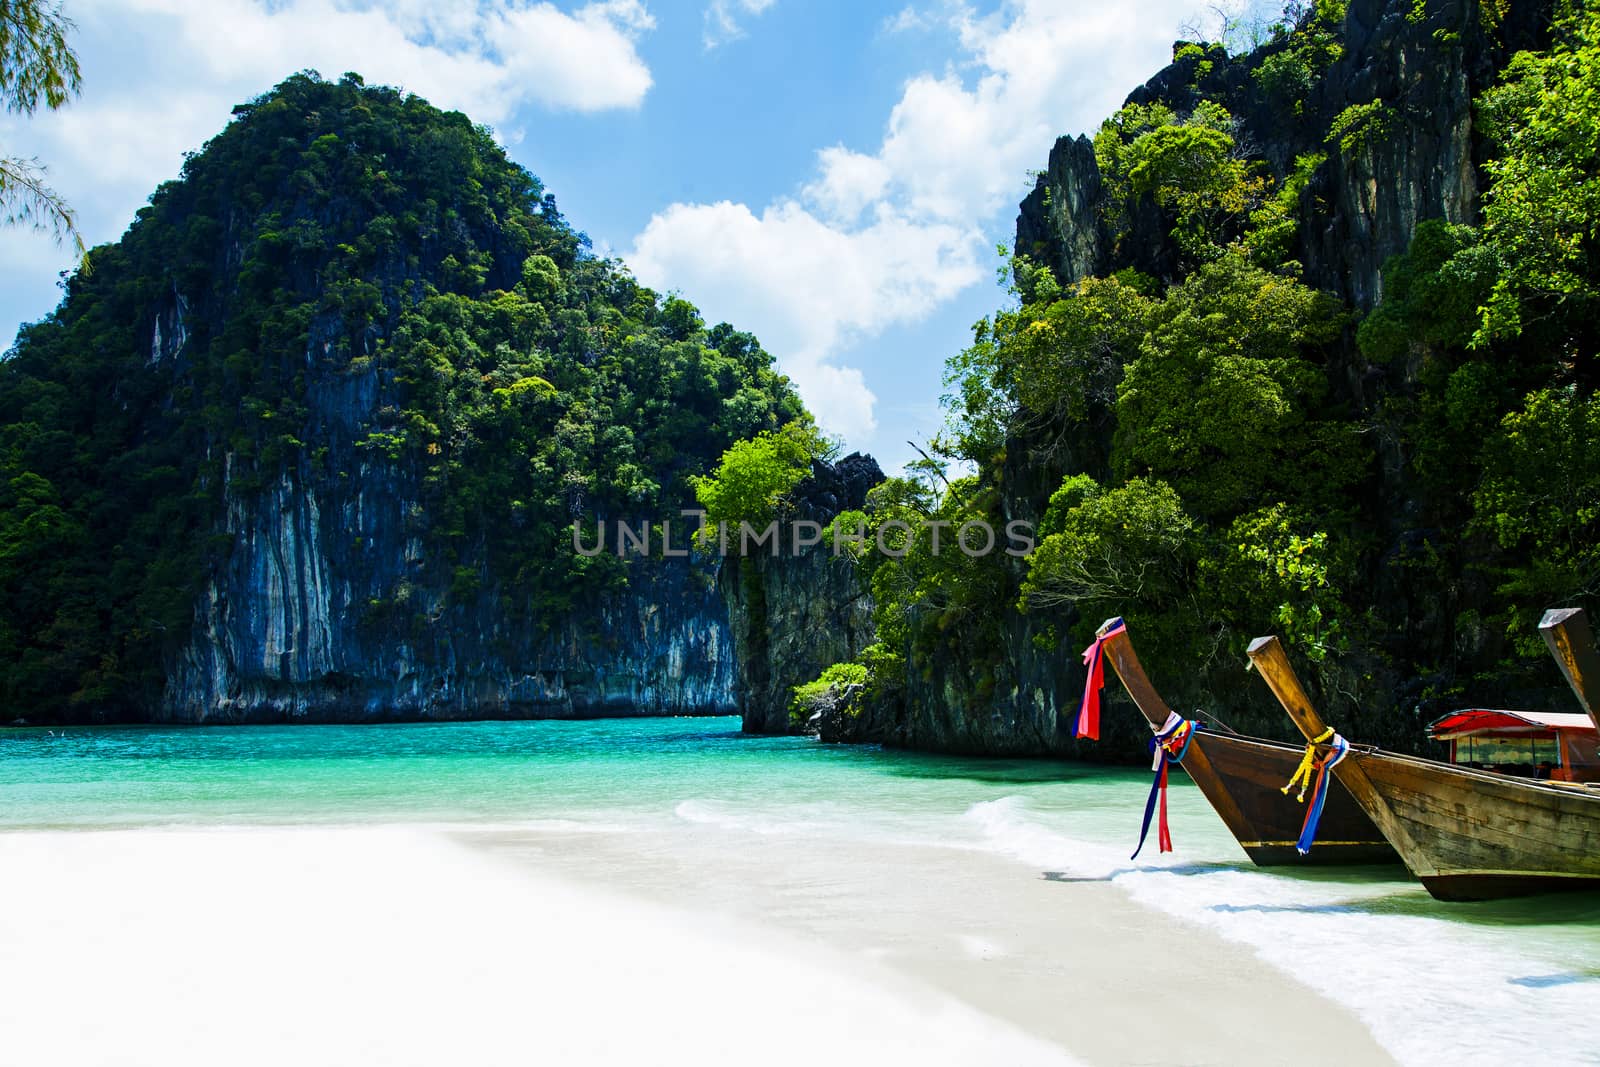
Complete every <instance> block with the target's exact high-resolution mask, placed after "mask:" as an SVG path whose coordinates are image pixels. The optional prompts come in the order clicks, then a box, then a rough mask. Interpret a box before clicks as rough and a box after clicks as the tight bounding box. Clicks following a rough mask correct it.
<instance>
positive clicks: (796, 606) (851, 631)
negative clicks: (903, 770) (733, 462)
mask: <svg viewBox="0 0 1600 1067" xmlns="http://www.w3.org/2000/svg"><path fill="white" fill-rule="evenodd" d="M881 481H883V471H882V470H880V469H879V467H878V464H877V461H876V460H874V459H873V458H872V457H870V456H863V455H861V454H859V453H856V454H852V455H849V456H846V457H845V458H843V459H841V460H839V461H838V463H836V464H828V463H824V462H820V461H818V462H816V463H814V464H813V466H812V473H811V476H810V477H809V478H807V479H806V480H805V481H804V482H802V483H801V484H800V486H799V488H798V489H797V490H796V491H795V493H794V503H793V509H792V511H791V512H790V513H789V514H787V515H786V516H785V522H786V525H785V527H784V528H783V539H782V540H783V543H782V544H781V545H780V546H779V552H778V554H777V555H776V556H774V555H771V554H767V555H749V556H745V557H743V558H739V557H733V556H730V557H729V558H728V559H726V560H725V561H724V562H723V566H722V571H721V576H720V579H719V583H718V584H719V586H720V588H721V591H722V595H723V598H724V601H725V602H726V604H727V610H728V615H729V617H730V620H731V627H732V636H733V640H734V643H735V647H736V648H737V649H738V673H737V677H736V680H735V687H734V692H735V695H736V699H737V703H738V705H739V708H740V713H741V714H742V715H743V716H744V729H745V730H746V731H747V732H750V733H794V732H801V731H804V730H805V729H807V726H806V724H795V723H791V722H790V720H789V703H790V701H791V699H792V698H793V694H794V687H795V686H797V685H801V684H803V683H805V682H809V681H811V680H812V679H813V678H815V677H816V676H817V675H818V674H820V673H821V672H822V670H823V669H824V668H826V667H829V666H832V665H833V664H835V663H843V662H846V661H848V660H851V659H854V658H855V656H856V654H857V653H858V652H860V651H861V650H862V649H863V648H865V647H866V646H867V645H869V644H871V643H872V640H873V629H872V600H871V595H870V593H869V592H868V590H866V589H863V588H862V586H861V580H860V578H859V576H858V574H857V571H856V568H855V566H854V565H853V564H852V563H851V561H850V560H849V558H847V557H844V556H838V555H835V554H834V551H833V546H832V544H831V543H830V542H827V541H824V542H823V543H822V544H819V545H815V546H813V547H810V548H808V549H805V550H804V551H802V552H800V553H799V554H795V553H794V552H792V551H791V547H792V546H793V544H794V538H793V535H792V530H793V525H792V524H793V523H795V522H802V521H809V522H815V523H819V524H822V525H826V524H827V523H828V522H830V521H831V520H832V519H833V517H834V516H835V515H838V514H839V513H840V512H841V511H846V510H849V509H852V508H860V507H861V506H862V504H863V503H864V502H865V501H866V497H867V491H868V490H870V489H871V488H872V487H873V486H874V485H877V484H878V483H879V482H881ZM811 729H815V727H811Z"/></svg>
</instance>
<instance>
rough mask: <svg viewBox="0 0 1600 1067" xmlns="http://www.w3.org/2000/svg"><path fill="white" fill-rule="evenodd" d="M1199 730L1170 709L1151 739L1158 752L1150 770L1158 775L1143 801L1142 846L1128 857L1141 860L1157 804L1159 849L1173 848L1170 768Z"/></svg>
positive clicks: (1184, 754) (1155, 752)
mask: <svg viewBox="0 0 1600 1067" xmlns="http://www.w3.org/2000/svg"><path fill="white" fill-rule="evenodd" d="M1198 729H1200V724H1199V723H1197V722H1193V721H1191V720H1189V719H1185V718H1184V717H1183V716H1182V715H1179V714H1178V713H1177V712H1175V711H1169V712H1168V713H1167V721H1166V722H1165V723H1164V724H1162V727H1161V729H1159V730H1157V731H1156V732H1155V736H1154V737H1152V738H1151V739H1150V750H1151V752H1153V753H1154V755H1155V758H1154V759H1153V760H1152V761H1151V764H1150V769H1151V770H1152V771H1154V772H1155V775H1156V778H1155V781H1153V782H1151V783H1150V796H1149V798H1148V799H1146V800H1145V802H1144V824H1143V825H1142V826H1140V827H1139V847H1138V848H1136V849H1134V850H1133V855H1132V856H1129V857H1128V858H1129V859H1135V860H1136V859H1138V858H1139V853H1140V852H1142V851H1143V850H1144V839H1145V838H1146V837H1147V836H1148V835H1149V833H1150V817H1151V815H1153V814H1155V812H1156V809H1157V806H1158V805H1159V807H1160V813H1161V817H1160V819H1159V820H1158V821H1157V823H1156V842H1157V843H1158V845H1159V846H1160V851H1162V852H1171V851H1172V831H1171V830H1170V829H1169V828H1168V827H1167V768H1168V767H1170V766H1171V765H1172V764H1174V763H1182V762H1183V757H1184V756H1186V755H1188V754H1189V745H1190V744H1191V743H1193V741H1194V735H1195V731H1196V730H1198Z"/></svg>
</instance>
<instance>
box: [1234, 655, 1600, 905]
mask: <svg viewBox="0 0 1600 1067" xmlns="http://www.w3.org/2000/svg"><path fill="white" fill-rule="evenodd" d="M1249 652H1250V659H1251V662H1253V663H1254V664H1255V666H1256V669H1257V671H1259V672H1260V674H1261V677H1262V678H1263V679H1265V680H1266V683H1267V685H1268V686H1270V687H1271V689H1272V692H1273V695H1275V696H1276V697H1277V698H1278V702H1279V703H1281V704H1282V705H1283V707H1284V710H1286V711H1287V712H1288V713H1289V717H1290V718H1291V719H1292V720H1294V724H1295V726H1297V727H1298V728H1299V730H1300V732H1301V733H1302V734H1304V735H1305V738H1306V741H1307V746H1306V756H1307V757H1308V758H1307V761H1306V766H1307V770H1308V772H1310V773H1312V774H1314V775H1317V776H1322V777H1326V776H1329V775H1330V774H1331V777H1332V778H1333V779H1336V780H1337V782H1338V783H1340V784H1343V785H1344V787H1345V788H1346V789H1348V790H1349V792H1350V795H1351V796H1353V797H1354V798H1355V800H1356V801H1357V803H1359V804H1360V805H1361V807H1362V808H1363V809H1364V810H1365V811H1366V813H1367V815H1368V816H1370V817H1371V819H1372V821H1373V822H1374V823H1376V824H1377V826H1378V828H1379V829H1381V830H1382V831H1383V834H1384V836H1385V837H1387V838H1388V839H1389V843H1390V844H1392V845H1393V846H1394V848H1395V851H1396V852H1398V853H1399V854H1400V858H1401V859H1403V860H1405V863H1406V866H1407V867H1409V868H1410V869H1411V873H1412V874H1414V875H1416V876H1417V878H1418V879H1420V880H1421V882H1422V884H1423V885H1424V886H1425V887H1426V888H1427V890H1428V892H1429V893H1432V894H1433V895H1434V896H1435V897H1437V898H1438V899H1440V900H1490V899H1494V898H1498V897H1513V896H1526V895H1528V894H1531V893H1543V892H1549V891H1552V890H1568V889H1596V888H1600V788H1595V787H1594V786H1591V785H1587V784H1582V783H1577V782H1564V781H1556V780H1553V779H1547V780H1539V779H1530V778H1523V777H1515V776H1512V775H1509V774H1503V773H1497V772H1494V771H1490V770H1486V769H1481V768H1477V767H1471V766H1463V765H1460V764H1451V763H1443V762H1440V761H1438V760H1430V759H1424V758H1422V757H1420V756H1407V755H1401V754H1399V753H1395V752H1386V751H1383V750H1382V749H1377V748H1366V747H1358V746H1352V745H1350V744H1349V743H1348V742H1346V741H1345V739H1344V738H1342V737H1340V736H1339V735H1338V733H1336V732H1335V731H1334V730H1333V728H1332V727H1330V726H1329V725H1328V724H1327V723H1326V722H1324V721H1323V718H1322V716H1321V715H1320V714H1318V712H1317V710H1316V708H1315V707H1313V706H1312V704H1311V700H1310V698H1309V697H1308V696H1307V695H1306V691H1305V688H1304V687H1303V686H1302V685H1301V684H1300V679H1299V678H1298V677H1297V676H1296V675H1295V673H1294V669H1293V668H1292V667H1291V666H1290V665H1289V658H1288V656H1287V654H1286V653H1285V652H1284V649H1283V645H1282V643H1281V642H1279V640H1278V639H1277V638H1276V637H1260V638H1257V639H1256V640H1255V641H1254V642H1252V643H1251V645H1250V649H1249ZM1312 851H1313V852H1315V851H1316V849H1315V848H1313V849H1312Z"/></svg>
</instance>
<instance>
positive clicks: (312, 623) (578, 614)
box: [158, 465, 736, 722]
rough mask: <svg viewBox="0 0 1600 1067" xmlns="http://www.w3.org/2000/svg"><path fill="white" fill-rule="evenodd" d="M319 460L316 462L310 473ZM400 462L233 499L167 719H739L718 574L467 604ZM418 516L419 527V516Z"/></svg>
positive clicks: (636, 567)
mask: <svg viewBox="0 0 1600 1067" xmlns="http://www.w3.org/2000/svg"><path fill="white" fill-rule="evenodd" d="M304 473H305V472H302V475H303V474H304ZM396 482H397V479H396V477H395V475H394V472H392V471H390V470H387V469H384V468H382V467H378V468H373V467H369V466H367V465H361V466H358V468H357V469H356V470H355V471H354V472H353V477H352V478H350V479H348V480H347V481H346V482H344V483H342V484H340V485H339V486H337V487H328V486H318V485H317V484H316V483H315V479H313V478H307V480H306V481H304V482H302V481H301V480H300V479H299V477H297V476H296V475H291V474H289V473H285V474H284V476H283V478H282V479H281V480H280V481H279V482H277V483H275V484H274V485H272V486H270V487H267V488H265V489H263V490H261V491H260V492H258V493H251V494H248V495H246V496H244V497H242V498H239V497H236V498H233V499H231V500H230V503H229V507H228V515H227V519H226V532H227V534H228V535H229V536H230V537H231V539H232V545H233V548H232V551H231V552H230V553H229V554H228V556H227V559H226V561H225V563H224V564H223V566H222V567H221V568H219V570H218V572H217V573H215V574H213V575H212V576H211V577H210V579H209V580H208V581H207V583H206V585H205V588H204V591H203V592H202V594H201V596H200V598H199V601H198V603H197V605H196V609H195V621H194V627H193V631H192V633H191V635H190V638H189V640H188V642H187V644H186V645H185V646H184V647H183V648H182V650H181V651H180V652H179V654H178V655H177V656H176V658H175V661H174V664H173V667H172V670H171V673H170V675H169V679H168V682H167V686H166V690H165V693H164V694H163V698H162V702H161V707H160V710H159V712H158V717H160V718H162V719H166V720H169V721H177V722H218V721H221V722H279V721H321V722H328V721H367V720H375V719H473V718H569V717H582V716H593V715H694V714H730V713H732V712H733V711H734V710H736V708H735V704H734V695H733V694H734V658H733V655H732V642H731V636H730V634H729V631H728V623H727V614H726V609H725V608H724V606H723V604H722V601H721V600H720V598H719V597H718V596H717V593H716V590H715V584H714V572H713V571H712V569H711V568H710V567H709V566H707V565H706V564H704V563H701V562H691V561H689V560H680V559H672V560H639V561H636V562H635V563H634V564H633V573H632V574H631V575H630V580H629V583H628V586H627V588H625V589H623V590H620V591H616V592H611V593H606V594H603V595H597V596H596V597H595V598H594V600H593V602H592V603H590V604H587V605H585V606H584V607H583V608H582V609H580V610H577V611H574V612H573V613H571V614H569V615H567V616H565V617H562V618H559V619H556V620H554V625H550V620H541V619H538V618H536V617H530V615H529V613H528V609H527V608H526V607H524V610H523V611H521V612H508V611H506V609H505V606H504V605H503V604H502V603H501V597H500V595H498V593H499V591H495V592H493V593H485V594H483V595H481V596H479V597H478V598H477V599H476V600H475V601H474V602H472V603H471V604H468V605H459V604H455V605H452V604H451V603H450V601H449V598H448V597H447V595H446V593H447V591H446V590H445V589H444V588H441V587H439V586H438V585H437V584H435V583H433V581H432V579H431V577H430V575H432V574H433V573H434V569H433V568H431V567H429V566H428V560H427V557H426V549H425V542H424V540H423V539H422V538H421V537H420V536H418V535H417V532H416V531H415V530H414V529H413V530H411V531H410V532H407V528H408V518H407V516H409V515H415V514H416V511H417V508H416V505H415V504H414V502H412V501H409V500H407V499H406V498H405V496H404V495H402V494H403V485H397V484H396ZM414 521H415V520H414V519H413V520H411V525H413V526H414Z"/></svg>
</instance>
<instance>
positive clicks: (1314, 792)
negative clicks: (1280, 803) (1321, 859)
mask: <svg viewBox="0 0 1600 1067" xmlns="http://www.w3.org/2000/svg"><path fill="white" fill-rule="evenodd" d="M1330 744H1331V746H1332V748H1333V751H1332V752H1331V753H1329V754H1328V758H1327V759H1325V760H1323V761H1322V762H1321V763H1319V764H1318V765H1317V782H1316V784H1315V785H1314V786H1312V788H1311V807H1310V808H1308V809H1307V810H1306V821H1305V822H1304V823H1302V824H1301V825H1300V840H1298V841H1296V842H1295V843H1294V848H1295V851H1296V852H1298V853H1300V855H1302V856H1305V855H1308V854H1309V853H1310V852H1311V846H1312V845H1313V844H1315V843H1316V840H1317V824H1318V823H1320V822H1321V821H1322V806H1323V805H1324V804H1326V803H1327V802H1328V779H1329V778H1332V777H1333V768H1334V767H1336V766H1338V765H1339V763H1340V762H1342V761H1343V760H1344V758H1345V757H1346V756H1348V755H1349V754H1350V742H1348V741H1346V740H1345V739H1344V738H1343V737H1340V736H1339V735H1338V734H1334V735H1333V740H1332V741H1331V742H1330Z"/></svg>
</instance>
